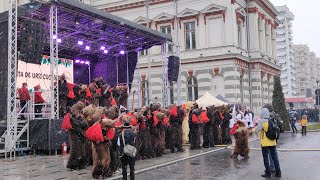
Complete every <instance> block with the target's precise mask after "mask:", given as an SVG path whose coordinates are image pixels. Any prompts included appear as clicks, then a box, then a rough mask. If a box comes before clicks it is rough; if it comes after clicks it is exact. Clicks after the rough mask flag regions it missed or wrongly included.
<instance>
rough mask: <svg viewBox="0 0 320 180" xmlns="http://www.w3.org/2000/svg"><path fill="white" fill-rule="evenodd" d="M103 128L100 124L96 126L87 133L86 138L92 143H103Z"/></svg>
mask: <svg viewBox="0 0 320 180" xmlns="http://www.w3.org/2000/svg"><path fill="white" fill-rule="evenodd" d="M101 128H102V126H101V124H100V123H98V124H94V125H93V126H91V127H89V129H88V130H87V131H86V136H87V138H88V139H89V140H90V141H98V142H103V141H104V139H103V135H102V129H101Z"/></svg>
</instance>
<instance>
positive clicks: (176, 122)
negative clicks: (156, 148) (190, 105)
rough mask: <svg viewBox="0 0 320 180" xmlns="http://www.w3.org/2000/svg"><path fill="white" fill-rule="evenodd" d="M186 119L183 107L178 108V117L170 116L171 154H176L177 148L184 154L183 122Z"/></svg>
mask: <svg viewBox="0 0 320 180" xmlns="http://www.w3.org/2000/svg"><path fill="white" fill-rule="evenodd" d="M173 108H174V107H173ZM184 117H185V111H184V110H183V109H182V108H181V107H177V116H174V115H172V114H171V116H170V133H169V136H170V140H169V143H170V144H169V147H170V151H171V153H174V152H175V148H177V151H178V152H184V150H183V149H182V121H183V119H184Z"/></svg>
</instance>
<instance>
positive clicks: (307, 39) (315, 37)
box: [270, 0, 320, 57]
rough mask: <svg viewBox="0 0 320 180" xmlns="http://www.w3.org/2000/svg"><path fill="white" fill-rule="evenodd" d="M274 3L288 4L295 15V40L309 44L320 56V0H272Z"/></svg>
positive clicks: (296, 42) (295, 41)
mask: <svg viewBox="0 0 320 180" xmlns="http://www.w3.org/2000/svg"><path fill="white" fill-rule="evenodd" d="M270 1H271V2H273V3H274V5H287V6H288V7H289V9H290V11H291V12H293V14H294V15H295V19H294V21H293V22H292V23H293V42H294V43H295V44H307V45H308V46H309V47H310V49H311V51H314V52H315V53H316V54H317V56H318V57H320V20H319V18H320V0H270Z"/></svg>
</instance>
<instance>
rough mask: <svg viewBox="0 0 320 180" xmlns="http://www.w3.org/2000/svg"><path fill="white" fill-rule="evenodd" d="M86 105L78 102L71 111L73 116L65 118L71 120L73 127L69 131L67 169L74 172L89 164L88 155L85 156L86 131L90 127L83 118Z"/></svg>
mask: <svg viewBox="0 0 320 180" xmlns="http://www.w3.org/2000/svg"><path fill="white" fill-rule="evenodd" d="M83 108H84V104H83V103H82V102H78V103H76V104H75V105H73V106H72V107H71V108H70V110H71V114H72V115H71V116H70V115H69V114H67V115H66V117H65V118H70V119H69V121H70V124H71V126H72V128H71V129H69V131H68V132H69V141H70V157H69V161H68V164H67V168H69V169H73V170H80V169H83V168H85V166H86V164H87V159H86V154H85V142H86V137H85V131H86V130H87V128H88V125H87V124H86V122H85V121H84V120H83V118H82V114H81V112H82V109H83Z"/></svg>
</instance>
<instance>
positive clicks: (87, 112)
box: [82, 104, 101, 165]
mask: <svg viewBox="0 0 320 180" xmlns="http://www.w3.org/2000/svg"><path fill="white" fill-rule="evenodd" d="M95 108H96V107H95V106H94V105H93V104H90V105H89V106H86V107H85V108H84V109H83V110H82V112H83V116H84V119H85V121H86V122H87V124H88V126H89V127H91V126H92V125H93V124H94V123H95V122H96V121H98V120H99V119H97V117H95V116H94V112H95ZM98 118H101V117H98ZM85 144H86V145H85V146H86V157H87V163H88V165H93V158H92V143H91V141H89V140H88V139H86V143H85Z"/></svg>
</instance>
